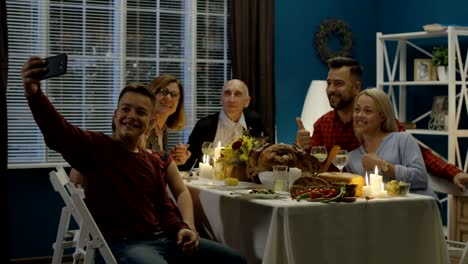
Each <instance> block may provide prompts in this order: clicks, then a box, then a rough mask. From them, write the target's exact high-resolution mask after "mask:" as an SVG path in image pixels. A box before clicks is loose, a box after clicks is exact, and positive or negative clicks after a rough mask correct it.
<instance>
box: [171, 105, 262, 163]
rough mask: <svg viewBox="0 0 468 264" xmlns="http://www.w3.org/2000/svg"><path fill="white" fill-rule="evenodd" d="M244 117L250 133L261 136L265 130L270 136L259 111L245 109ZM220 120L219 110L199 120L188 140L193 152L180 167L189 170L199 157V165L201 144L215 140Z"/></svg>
mask: <svg viewBox="0 0 468 264" xmlns="http://www.w3.org/2000/svg"><path fill="white" fill-rule="evenodd" d="M244 117H245V123H246V124H247V128H248V129H249V130H250V135H252V136H255V137H259V136H260V135H261V134H262V132H263V135H264V136H268V135H267V132H266V130H265V127H264V126H263V122H262V120H261V119H260V115H259V114H258V113H256V112H253V111H251V110H248V109H244ZM218 121H219V112H218V113H215V114H211V115H208V116H205V117H203V118H202V119H200V120H198V122H197V123H196V124H195V127H194V128H193V130H192V133H191V134H190V136H189V140H188V144H190V146H189V148H188V149H189V150H190V152H191V153H192V154H191V156H190V158H189V159H188V160H187V162H186V163H185V164H184V165H183V166H180V167H179V169H181V170H189V169H190V168H191V167H192V165H193V163H194V162H195V159H197V158H198V161H197V164H196V165H195V167H198V162H200V161H201V160H202V158H203V156H202V152H201V146H202V144H203V142H204V141H211V142H212V141H213V140H214V138H215V136H216V130H217V129H218Z"/></svg>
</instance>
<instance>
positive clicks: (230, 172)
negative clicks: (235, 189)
mask: <svg viewBox="0 0 468 264" xmlns="http://www.w3.org/2000/svg"><path fill="white" fill-rule="evenodd" d="M224 177H225V178H236V179H238V180H239V181H249V180H250V179H249V177H248V174H247V165H245V164H244V165H232V164H229V165H225V166H224Z"/></svg>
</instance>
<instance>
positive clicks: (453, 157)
mask: <svg viewBox="0 0 468 264" xmlns="http://www.w3.org/2000/svg"><path fill="white" fill-rule="evenodd" d="M466 36H468V27H455V26H448V27H447V28H446V30H443V31H437V32H425V31H422V32H410V33H401V34H382V33H380V32H378V33H377V80H376V81H377V87H379V88H382V89H385V90H386V91H387V93H388V95H389V96H390V99H391V100H392V103H393V107H394V110H395V114H396V116H397V118H398V119H399V120H400V121H401V122H414V123H416V122H418V121H419V120H421V119H423V118H425V117H427V116H429V115H430V113H431V109H428V110H429V111H427V112H426V113H424V114H423V115H421V116H419V117H417V118H416V119H414V120H407V90H408V89H411V87H417V86H427V87H429V88H430V89H439V88H443V89H444V90H446V92H447V93H446V94H447V96H448V116H447V117H448V129H447V130H444V131H438V130H430V129H420V128H418V129H413V130H408V132H411V133H413V134H422V135H434V136H445V137H446V138H447V153H448V155H447V160H448V162H450V163H452V164H455V165H456V166H457V167H458V168H460V169H462V170H464V171H467V166H468V159H467V157H468V155H467V151H468V149H463V150H462V149H461V146H460V142H459V139H460V138H468V130H467V129H460V121H461V114H462V113H463V111H465V112H464V113H468V94H467V83H468V80H467V75H468V74H467V72H468V54H461V52H460V43H459V40H460V38H461V37H466ZM421 39H434V40H435V41H437V44H436V45H446V46H448V57H449V64H448V81H443V82H442V81H412V79H413V77H412V76H411V78H407V70H408V69H407V66H408V67H411V68H410V69H411V71H410V72H413V71H412V69H413V61H412V60H411V61H407V49H408V48H413V49H416V50H418V51H420V52H421V53H423V54H425V56H427V58H432V54H431V51H427V50H425V49H424V48H421V47H420V46H422V45H421V44H420V43H421V42H424V41H421ZM434 40H432V41H434ZM464 40H467V39H464ZM415 43H419V44H418V45H417V44H415ZM431 48H432V45H431ZM389 54H394V57H393V58H390V57H389ZM408 62H409V63H408ZM397 91H398V96H397V93H396V92H397ZM462 151H463V152H462ZM461 154H464V155H463V156H464V157H465V158H464V159H463V158H462V155H461ZM459 198H460V199H458V198H457V197H456V196H455V197H453V196H451V197H450V198H449V213H448V218H449V220H448V222H449V226H448V228H449V237H451V239H457V240H460V239H463V240H467V239H468V215H465V216H464V217H465V218H466V219H463V220H460V217H459V216H460V215H462V214H463V211H462V210H463V207H464V206H466V208H465V209H466V210H468V198H465V197H459ZM457 199H458V200H457ZM463 199H466V201H464V200H463ZM463 201H464V202H465V203H466V204H465V205H463ZM460 202H462V203H461V207H460ZM460 210H461V211H460ZM465 212H466V211H465ZM465 214H466V213H465ZM460 222H462V223H463V225H464V226H463V227H462V228H461V229H460V228H459V227H461V226H460Z"/></svg>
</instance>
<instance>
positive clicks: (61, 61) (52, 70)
mask: <svg viewBox="0 0 468 264" xmlns="http://www.w3.org/2000/svg"><path fill="white" fill-rule="evenodd" d="M46 62H47V70H48V71H47V73H46V74H44V75H42V76H41V77H40V79H41V80H45V79H48V78H52V77H56V76H60V75H63V74H65V73H67V54H65V53H62V54H60V55H57V56H52V57H48V58H46Z"/></svg>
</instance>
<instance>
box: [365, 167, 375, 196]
mask: <svg viewBox="0 0 468 264" xmlns="http://www.w3.org/2000/svg"><path fill="white" fill-rule="evenodd" d="M365 180H366V185H365V186H362V197H369V198H372V197H374V193H373V192H372V186H369V177H368V176H367V171H366V176H365Z"/></svg>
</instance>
